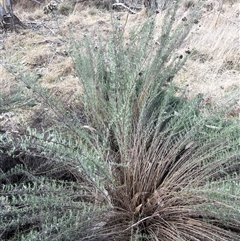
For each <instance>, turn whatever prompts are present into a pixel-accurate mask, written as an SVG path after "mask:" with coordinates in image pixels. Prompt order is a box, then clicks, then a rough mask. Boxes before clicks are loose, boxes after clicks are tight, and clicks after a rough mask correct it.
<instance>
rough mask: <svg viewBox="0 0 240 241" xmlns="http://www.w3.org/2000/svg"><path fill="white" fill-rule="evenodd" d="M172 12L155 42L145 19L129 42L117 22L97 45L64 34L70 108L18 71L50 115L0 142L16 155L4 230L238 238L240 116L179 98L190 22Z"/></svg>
mask: <svg viewBox="0 0 240 241" xmlns="http://www.w3.org/2000/svg"><path fill="white" fill-rule="evenodd" d="M175 13H176V8H175V9H169V10H168V13H167V14H166V17H165V22H164V24H163V27H162V30H161V33H160V37H159V39H158V40H157V41H155V40H154V36H155V33H156V28H155V25H154V20H152V19H149V20H148V21H147V22H146V23H145V25H144V26H142V27H141V28H140V29H139V30H138V31H136V30H135V31H133V32H132V34H131V37H130V39H129V40H128V42H126V40H125V39H124V32H122V29H121V28H120V27H119V26H118V25H117V24H116V25H113V27H114V28H113V32H112V36H110V37H107V38H104V37H99V41H98V45H97V46H96V45H95V43H94V42H93V41H91V38H88V37H85V38H84V39H83V40H81V41H76V40H73V41H72V49H71V53H72V56H73V59H74V61H75V66H76V71H77V73H78V78H79V81H80V83H81V85H82V87H83V90H84V91H83V94H82V96H81V97H80V100H81V105H80V107H78V109H75V110H74V111H70V110H69V109H67V108H66V107H65V106H64V103H62V102H60V101H59V100H57V99H56V97H53V96H51V95H50V94H49V93H48V92H47V91H46V90H44V89H43V87H41V86H40V85H38V84H37V83H36V82H34V83H31V78H30V77H27V78H26V77H24V76H23V77H22V78H21V79H22V81H23V82H24V83H25V84H26V85H28V86H30V87H31V89H32V90H33V93H34V94H36V95H37V97H38V100H42V102H43V104H45V105H48V107H51V109H52V112H53V113H54V115H52V116H54V118H55V122H56V123H57V124H56V125H55V126H53V127H51V128H49V129H48V130H46V129H45V130H43V131H42V132H39V131H36V130H34V129H29V130H27V131H26V132H25V133H23V134H12V135H8V136H6V137H5V139H4V138H2V140H1V143H2V144H1V145H2V147H5V148H7V149H8V150H10V154H11V155H12V156H15V157H18V158H21V159H20V160H21V163H23V165H20V166H16V167H15V168H12V169H10V170H8V171H5V172H4V173H3V174H1V176H0V180H1V197H2V198H1V205H2V206H3V209H2V210H1V211H0V214H1V220H0V223H1V225H0V227H1V229H0V233H1V235H2V237H1V238H2V239H4V238H5V239H8V240H9V239H12V240H16V239H18V240H26V239H27V240H162V241H164V240H193V241H195V240H209V241H210V240H224V241H226V240H229V241H230V240H239V233H240V228H239V227H240V221H239V220H240V212H239V206H240V198H239V174H240V169H239V147H240V146H239V141H240V140H239V133H240V132H239V131H240V130H239V125H238V123H236V122H234V121H232V120H224V119H222V118H221V117H219V116H217V115H214V114H211V115H206V114H204V113H202V112H201V111H200V110H199V99H198V98H197V97H196V98H195V99H193V100H188V101H187V100H184V99H183V98H181V96H178V97H177V95H176V87H175V86H174V85H173V83H172V81H171V80H172V78H173V77H174V75H175V74H176V73H177V72H178V70H179V69H181V67H182V66H183V64H184V63H185V60H186V57H180V58H175V59H174V58H173V56H174V53H175V50H176V49H177V48H178V47H179V46H180V45H181V43H182V42H183V40H184V38H185V37H186V36H187V34H188V32H189V30H190V28H191V23H190V24H189V25H188V26H185V27H184V26H182V25H178V26H177V27H175V24H174V16H175ZM169 16H170V17H169ZM178 94H179V93H178ZM10 147H11V148H10ZM37 158H40V159H39V161H36V160H38V159H37ZM66 173H68V175H66ZM69 175H70V178H69ZM11 176H20V179H17V181H15V183H13V181H11V182H8V179H9V178H10V177H11ZM14 180H15V179H14Z"/></svg>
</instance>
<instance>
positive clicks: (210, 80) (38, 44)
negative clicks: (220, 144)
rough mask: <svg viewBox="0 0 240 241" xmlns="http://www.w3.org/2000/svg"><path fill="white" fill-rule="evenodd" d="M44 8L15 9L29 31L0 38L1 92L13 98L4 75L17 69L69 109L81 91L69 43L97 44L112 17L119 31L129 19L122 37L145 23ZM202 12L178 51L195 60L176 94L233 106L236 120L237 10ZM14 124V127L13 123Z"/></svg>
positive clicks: (81, 9) (88, 9)
mask: <svg viewBox="0 0 240 241" xmlns="http://www.w3.org/2000/svg"><path fill="white" fill-rule="evenodd" d="M189 2H191V1H185V2H184V4H183V5H182V6H181V7H180V9H179V11H178V14H177V21H184V16H185V14H186V12H187V11H188V7H189V5H188V4H187V3H189ZM66 6H67V7H66ZM42 7H43V6H42V5H41V6H38V5H37V6H35V7H31V8H29V9H27V8H26V7H25V6H24V7H23V6H21V5H19V4H18V5H15V6H14V11H15V14H16V16H18V17H19V18H20V19H21V20H22V21H23V22H24V23H25V24H27V25H28V27H29V28H28V29H22V30H20V33H10V32H8V33H6V34H4V33H2V34H0V56H1V57H0V61H1V62H0V63H1V65H0V86H1V91H4V92H6V93H8V92H9V94H11V90H12V86H13V85H14V84H15V83H16V82H17V81H18V79H17V78H16V76H15V75H14V74H13V73H9V71H8V68H10V69H12V67H11V66H10V65H12V64H13V63H15V64H16V66H17V67H18V68H19V69H21V70H24V71H30V72H31V71H34V72H36V73H37V74H38V77H39V78H38V80H37V81H39V82H41V83H42V84H43V85H44V86H46V87H47V88H49V89H50V90H51V91H52V92H53V93H55V94H56V95H59V96H60V95H61V96H63V99H64V101H66V102H68V103H69V105H70V104H71V103H72V102H73V101H74V98H75V96H76V95H77V94H79V93H81V91H82V90H81V86H80V85H79V82H78V78H77V75H76V73H75V69H74V63H73V61H72V58H71V56H70V54H69V40H70V39H71V38H73V37H74V38H76V39H79V40H80V39H81V38H82V37H83V36H84V35H88V34H89V35H91V36H92V37H93V39H96V40H97V35H98V33H99V32H100V33H103V34H104V35H106V34H108V33H109V32H111V29H112V25H111V20H112V17H113V18H114V19H117V21H119V22H120V23H121V24H123V25H124V24H125V22H126V18H128V21H127V24H126V30H127V31H126V33H127V32H128V29H131V28H132V27H133V26H137V25H138V24H140V23H141V22H143V21H144V19H145V18H146V16H145V15H143V14H138V15H128V13H127V12H126V11H124V10H122V11H113V12H112V11H109V10H107V9H103V8H97V7H96V6H93V5H91V4H90V5H89V4H88V3H87V2H86V1H85V2H83V3H77V4H76V5H75V6H73V5H65V7H66V8H65V10H64V8H62V11H59V12H58V13H56V14H49V15H46V14H44V13H43V10H42ZM63 7H64V5H63ZM202 11H203V15H202V17H201V19H199V21H198V22H196V24H195V26H194V27H193V30H192V32H191V33H190V35H189V36H188V38H187V39H186V41H185V42H184V44H183V46H182V47H181V49H179V50H178V52H179V54H181V52H184V51H186V50H188V49H189V50H191V52H192V53H193V54H192V55H191V57H190V58H189V59H188V61H187V63H186V65H185V66H184V68H183V69H182V70H181V71H180V72H179V74H178V75H177V76H176V77H175V78H174V81H175V83H176V84H177V85H178V86H179V88H181V89H184V90H186V95H187V97H189V98H190V97H192V96H195V95H197V94H201V95H203V100H204V103H205V104H206V105H209V106H219V105H223V104H226V103H228V102H229V103H230V102H232V101H235V105H234V106H233V107H231V108H230V109H229V111H228V114H229V115H233V116H239V118H240V94H239V93H240V51H239V49H240V4H239V3H237V1H226V2H224V4H223V6H222V8H221V9H219V4H218V1H205V4H204V6H203V7H202ZM162 16H163V12H160V13H159V14H158V15H156V22H157V25H159V26H160V25H161V23H162V19H163V17H162ZM70 29H71V31H72V34H70ZM126 38H127V34H126ZM96 43H97V42H96ZM38 108H39V107H36V106H34V107H31V108H25V109H21V110H19V109H18V110H16V111H14V112H13V113H11V114H9V115H8V116H1V118H0V124H1V126H2V125H3V124H4V125H6V123H7V121H6V120H7V119H9V118H10V119H13V116H18V118H17V119H18V122H21V121H22V122H26V116H28V119H29V118H30V119H31V115H32V114H31V113H32V112H34V113H36V112H39V109H38ZM41 113H42V112H41V111H40V114H39V115H42V114H41ZM9 116H10V117H9ZM23 116H25V117H23ZM14 122H15V124H16V120H15V121H14ZM10 126H11V125H10Z"/></svg>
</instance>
